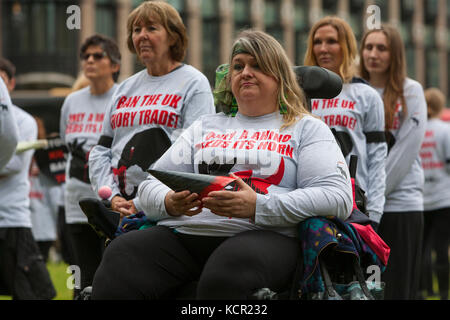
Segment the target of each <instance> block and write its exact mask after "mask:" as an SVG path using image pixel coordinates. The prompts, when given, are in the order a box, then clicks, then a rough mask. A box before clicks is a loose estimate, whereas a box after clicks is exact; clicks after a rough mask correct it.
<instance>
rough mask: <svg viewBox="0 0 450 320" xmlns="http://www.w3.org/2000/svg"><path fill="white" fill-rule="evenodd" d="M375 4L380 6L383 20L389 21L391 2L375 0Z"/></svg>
mask: <svg viewBox="0 0 450 320" xmlns="http://www.w3.org/2000/svg"><path fill="white" fill-rule="evenodd" d="M374 4H375V5H377V6H378V7H379V8H380V12H381V21H382V22H388V21H389V3H388V1H386V0H375V3H374Z"/></svg>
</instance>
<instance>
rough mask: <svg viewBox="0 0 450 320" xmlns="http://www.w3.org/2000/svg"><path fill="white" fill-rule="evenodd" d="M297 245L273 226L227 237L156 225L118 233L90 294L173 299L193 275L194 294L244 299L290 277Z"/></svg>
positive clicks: (278, 288) (279, 286) (281, 285)
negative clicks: (268, 229) (122, 233)
mask: <svg viewBox="0 0 450 320" xmlns="http://www.w3.org/2000/svg"><path fill="white" fill-rule="evenodd" d="M299 252H300V246H299V243H298V240H297V239H294V238H290V237H286V236H283V235H281V234H278V233H275V232H272V231H246V232H242V233H239V234H237V235H235V236H233V237H230V238H223V237H204V236H190V235H185V234H180V233H174V232H173V231H172V230H171V229H169V228H166V227H163V226H156V227H152V228H149V229H145V230H140V231H132V232H129V233H127V234H124V235H122V236H120V237H119V238H117V239H115V240H114V241H112V242H111V244H110V245H109V246H108V247H107V248H106V250H105V252H104V256H103V259H102V262H101V264H100V266H99V268H98V269H97V272H96V274H95V277H94V282H93V287H92V299H93V300H95V299H174V298H176V297H177V295H178V293H179V292H180V290H181V289H182V288H183V287H185V286H186V285H187V284H189V283H192V282H193V281H198V284H197V287H196V288H197V289H196V299H201V300H204V299H236V300H245V299H247V298H248V297H249V296H250V295H251V294H252V293H254V291H256V290H257V289H260V288H264V287H267V288H270V289H272V290H273V291H276V292H279V291H281V290H283V289H284V290H286V289H287V288H288V287H289V286H290V285H291V282H292V279H293V276H294V273H295V268H296V266H297V261H298V254H299Z"/></svg>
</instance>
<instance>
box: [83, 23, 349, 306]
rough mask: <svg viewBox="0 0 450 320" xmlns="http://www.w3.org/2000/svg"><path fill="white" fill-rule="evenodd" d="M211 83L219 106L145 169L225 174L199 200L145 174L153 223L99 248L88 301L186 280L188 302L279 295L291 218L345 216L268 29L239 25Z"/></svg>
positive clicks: (328, 153)
mask: <svg viewBox="0 0 450 320" xmlns="http://www.w3.org/2000/svg"><path fill="white" fill-rule="evenodd" d="M216 89H217V92H220V93H221V96H220V97H217V98H218V99H220V100H221V102H222V103H223V104H224V105H225V108H224V109H223V110H224V112H221V113H218V114H213V115H204V116H202V117H200V118H199V119H198V121H196V122H194V123H193V124H192V125H191V126H190V127H189V128H188V129H187V130H185V131H184V132H183V134H182V135H181V136H180V137H179V138H178V139H177V140H176V142H175V143H174V144H173V145H172V146H171V147H170V148H169V149H168V150H167V151H166V152H165V153H164V155H163V156H162V157H161V158H160V159H159V160H158V161H157V162H156V163H155V165H154V169H156V170H160V171H178V172H188V173H203V174H214V175H218V176H227V175H230V176H231V177H233V178H236V180H235V181H234V182H233V183H232V184H231V185H229V186H228V187H227V188H226V189H224V190H219V191H212V192H209V193H208V194H207V195H206V196H204V197H200V196H199V194H198V193H191V192H190V191H189V190H182V191H178V192H175V191H173V190H171V189H170V188H169V187H167V186H166V185H164V184H163V183H162V182H160V181H159V180H157V179H156V178H154V177H153V176H149V177H148V179H147V180H145V181H144V182H142V183H141V184H140V185H139V189H138V196H139V198H140V203H141V206H142V208H143V210H144V212H145V214H146V215H147V217H148V218H149V219H150V220H151V221H154V222H156V226H154V227H150V228H147V229H144V230H140V231H139V232H129V233H125V234H123V235H121V236H120V237H118V238H116V239H115V240H114V241H112V242H111V243H110V244H109V246H108V247H107V248H106V250H105V253H104V256H103V260H102V262H101V265H100V266H99V268H98V270H97V272H96V274H95V278H94V282H93V289H92V296H91V298H92V299H170V298H176V297H178V296H179V293H180V290H182V288H185V287H186V285H188V284H190V283H193V282H194V281H196V282H197V285H196V289H195V298H196V299H237V300H243V299H248V298H250V297H251V296H252V294H253V293H254V291H255V290H257V289H259V288H270V289H271V290H273V291H276V292H279V291H281V290H285V288H287V287H289V286H290V284H291V283H292V281H293V278H294V274H295V270H296V267H297V264H298V258H299V252H300V244H299V241H298V223H299V222H301V221H303V220H305V219H307V218H310V217H315V216H335V217H338V218H340V219H342V220H345V219H346V218H348V216H349V215H350V212H351V210H352V204H353V202H352V186H351V181H350V174H349V171H348V167H347V165H346V163H345V159H344V157H343V155H342V152H341V150H340V149H339V146H338V144H337V143H336V140H335V139H334V137H333V134H332V133H331V131H330V129H329V128H328V127H327V126H326V124H325V123H323V122H322V121H320V120H319V119H317V118H315V117H314V116H312V115H311V114H310V113H309V112H308V111H307V109H306V106H305V103H304V101H305V99H304V93H303V91H302V90H301V89H300V87H299V85H298V83H297V80H296V77H295V74H294V72H293V69H292V65H291V63H290V61H289V59H288V58H287V55H286V53H285V51H284V49H283V48H282V46H281V45H280V44H279V43H278V42H277V41H276V40H275V39H274V38H273V37H272V36H270V35H268V34H266V33H264V32H261V31H252V30H246V31H243V32H241V33H240V34H239V36H238V37H237V40H236V41H235V42H234V44H233V47H232V52H231V55H230V60H229V70H228V73H227V74H226V76H225V77H224V78H223V80H222V81H221V82H220V83H219V85H218V88H216ZM188 188H189V187H188Z"/></svg>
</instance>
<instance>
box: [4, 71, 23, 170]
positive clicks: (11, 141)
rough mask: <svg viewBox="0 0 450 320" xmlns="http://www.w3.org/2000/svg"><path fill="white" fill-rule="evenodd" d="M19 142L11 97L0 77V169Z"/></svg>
mask: <svg viewBox="0 0 450 320" xmlns="http://www.w3.org/2000/svg"><path fill="white" fill-rule="evenodd" d="M18 142H19V136H18V129H17V123H16V120H15V119H14V114H13V111H12V103H11V98H10V96H9V93H8V89H7V88H6V85H5V83H4V82H3V79H2V78H1V77H0V146H1V148H2V150H1V152H0V169H1V168H3V167H4V166H5V165H6V164H7V163H8V161H9V160H10V159H11V157H12V156H13V154H14V152H15V150H16V146H17V143H18Z"/></svg>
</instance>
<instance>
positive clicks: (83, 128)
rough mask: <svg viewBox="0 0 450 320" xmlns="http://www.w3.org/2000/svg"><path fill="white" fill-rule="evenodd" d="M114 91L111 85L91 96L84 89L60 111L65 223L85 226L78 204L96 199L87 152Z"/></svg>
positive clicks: (95, 137)
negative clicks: (64, 157) (64, 159)
mask: <svg viewBox="0 0 450 320" xmlns="http://www.w3.org/2000/svg"><path fill="white" fill-rule="evenodd" d="M116 88H117V84H114V85H113V86H112V87H111V88H110V89H109V90H108V91H106V92H105V93H103V94H100V95H93V94H92V93H91V91H90V90H91V88H90V87H89V86H88V87H86V88H83V89H81V90H78V91H75V92H73V93H71V94H70V95H68V96H67V98H66V99H65V100H64V104H63V106H62V108H61V118H60V124H59V130H60V136H61V140H62V141H63V142H64V144H65V145H66V146H67V149H68V151H69V152H68V158H67V162H66V183H65V189H66V190H65V192H64V201H65V213H66V222H67V223H69V224H72V223H87V217H86V215H85V214H84V213H83V211H82V210H81V208H80V205H79V204H78V202H79V200H80V199H81V198H83V197H90V198H96V197H98V196H97V194H96V193H95V192H94V190H93V188H92V186H91V183H90V180H89V170H90V168H89V166H88V160H89V152H90V151H91V149H92V148H93V147H94V146H95V145H97V142H98V140H99V138H100V133H101V130H102V125H103V121H104V117H105V113H106V110H107V109H108V107H109V104H110V102H111V98H112V96H113V93H114V91H115V90H116Z"/></svg>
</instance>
